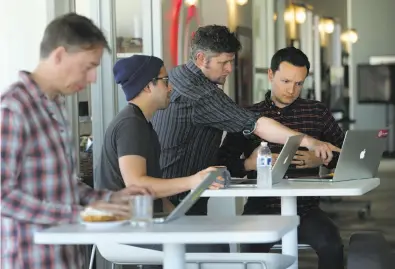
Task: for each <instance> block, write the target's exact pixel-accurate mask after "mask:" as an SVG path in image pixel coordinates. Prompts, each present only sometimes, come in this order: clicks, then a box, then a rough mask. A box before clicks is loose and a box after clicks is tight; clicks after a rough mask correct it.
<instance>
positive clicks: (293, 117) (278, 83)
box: [218, 47, 344, 269]
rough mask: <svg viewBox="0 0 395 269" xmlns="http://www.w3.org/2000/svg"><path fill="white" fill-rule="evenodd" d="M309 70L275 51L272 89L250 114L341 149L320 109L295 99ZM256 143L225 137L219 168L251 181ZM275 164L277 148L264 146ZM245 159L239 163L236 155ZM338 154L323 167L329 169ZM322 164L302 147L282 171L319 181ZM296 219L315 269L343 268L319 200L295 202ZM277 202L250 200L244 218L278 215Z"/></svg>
mask: <svg viewBox="0 0 395 269" xmlns="http://www.w3.org/2000/svg"><path fill="white" fill-rule="evenodd" d="M309 69H310V63H309V60H308V58H307V56H306V55H305V54H304V53H303V52H302V51H300V50H298V49H296V48H293V47H289V48H285V49H281V50H279V51H277V52H276V53H275V54H274V56H273V58H272V61H271V66H270V70H269V75H268V76H269V80H270V82H271V86H272V90H271V91H269V92H268V93H267V94H266V98H265V100H263V101H262V102H260V103H257V104H254V105H253V106H252V107H250V108H249V110H251V111H253V112H256V113H258V114H260V115H263V116H266V117H269V118H272V119H275V120H277V121H278V122H280V123H282V124H284V125H285V126H288V127H289V128H292V129H294V130H298V131H299V132H302V133H305V134H307V135H310V136H312V137H314V138H316V139H319V140H322V141H327V142H330V143H332V144H333V145H336V146H338V147H341V145H342V143H343V140H344V133H343V131H342V130H341V129H340V127H339V125H338V124H337V123H336V121H335V119H334V118H333V116H332V114H331V112H330V111H329V110H328V109H327V108H326V107H325V105H324V104H322V103H320V102H318V101H315V100H307V99H302V98H300V97H299V96H300V92H301V90H302V88H303V83H304V80H305V78H306V77H307V75H308V73H309ZM260 142H261V139H260V138H259V137H256V136H255V137H252V138H251V139H247V138H245V137H244V136H243V134H240V133H234V134H228V135H227V136H226V138H225V140H224V142H223V144H222V146H221V148H220V150H219V152H218V156H219V157H218V164H221V165H226V166H227V167H228V169H229V171H230V173H231V174H232V176H233V177H244V176H246V175H247V176H248V178H256V150H255V149H256V148H257V147H258V146H259V144H260ZM269 147H270V149H271V150H272V153H273V159H274V160H275V159H276V157H277V156H278V153H280V151H281V149H282V145H280V144H275V143H269ZM242 155H244V156H245V158H244V159H240V156H242ZM337 159H338V154H336V153H335V154H334V158H333V159H332V161H331V162H330V163H329V165H327V167H328V168H334V167H335V166H336V162H337ZM321 165H323V162H322V160H321V159H320V158H317V157H316V156H315V154H314V152H311V151H308V150H307V149H303V148H301V149H300V150H299V151H298V152H297V154H296V155H295V157H294V160H293V162H292V164H291V166H290V168H289V170H288V171H287V175H288V176H289V177H295V176H298V175H305V176H318V174H319V166H321ZM297 208H298V215H299V216H300V217H301V219H300V225H299V227H298V231H299V233H298V234H299V241H300V242H301V243H305V244H308V245H310V246H311V247H312V248H313V249H314V250H315V251H316V253H317V254H318V258H319V262H318V263H319V266H318V268H319V269H340V268H343V244H342V240H341V238H340V234H339V231H338V229H337V227H336V225H335V224H334V223H333V222H332V220H331V219H330V218H329V217H328V216H327V214H325V212H323V211H322V210H321V209H320V208H319V197H298V207H297ZM280 212H281V201H280V198H278V197H249V198H248V202H247V204H246V205H245V207H244V214H246V215H258V214H280ZM272 246H273V244H266V245H263V244H259V245H243V246H242V250H243V251H246V252H267V251H269V250H270V248H271V247H272Z"/></svg>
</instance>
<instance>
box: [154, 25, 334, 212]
mask: <svg viewBox="0 0 395 269" xmlns="http://www.w3.org/2000/svg"><path fill="white" fill-rule="evenodd" d="M240 48H241V44H240V42H239V40H238V39H237V38H236V36H235V34H234V33H232V32H230V31H229V29H228V28H227V27H225V26H218V25H208V26H204V27H200V28H199V29H198V30H197V31H196V33H195V35H194V37H193V38H192V41H191V60H190V61H188V63H187V64H184V65H181V66H178V67H176V68H174V69H173V70H171V71H170V73H169V79H170V83H171V84H172V86H173V91H172V93H171V96H170V105H169V107H168V108H167V109H165V110H162V111H158V112H157V113H156V114H155V116H154V117H153V119H152V124H153V127H154V129H155V131H156V132H157V134H158V137H159V141H160V144H161V149H162V152H161V158H160V164H161V168H162V170H163V176H164V177H165V178H174V177H184V176H190V175H193V174H195V173H196V172H198V171H200V170H202V169H204V168H206V167H209V166H211V165H213V164H215V163H216V155H217V150H218V148H219V146H220V143H221V138H222V134H223V131H226V132H230V133H234V132H243V133H244V134H246V135H250V134H256V135H257V136H259V137H261V138H263V139H265V140H268V141H271V142H274V143H280V144H283V143H285V141H286V139H287V138H288V137H289V136H292V135H296V134H299V133H298V132H296V131H292V130H291V129H289V128H287V127H285V126H283V125H281V124H280V123H278V122H277V121H275V120H273V119H270V118H267V117H257V115H256V114H255V113H253V112H251V111H249V110H246V109H243V108H241V107H239V106H238V105H237V104H236V103H234V102H233V100H232V99H231V98H229V97H228V96H227V95H226V94H225V93H224V92H223V91H222V90H221V89H220V88H219V87H218V85H223V84H224V83H225V81H226V78H227V76H228V75H229V74H230V73H231V72H232V64H233V61H234V58H235V53H236V52H238V51H239V50H240ZM302 145H303V146H305V147H307V148H309V149H310V150H313V151H315V154H316V155H317V157H320V158H321V159H322V160H323V161H324V162H326V163H327V162H329V161H330V160H331V159H332V156H333V155H332V150H339V149H337V148H336V147H334V146H333V145H331V144H329V143H323V142H321V141H319V140H316V139H314V138H312V137H309V136H306V137H305V139H304V140H303V142H302ZM185 195H186V194H185V193H182V194H179V195H175V196H173V197H170V200H171V201H172V203H173V204H175V205H177V204H178V203H179V202H180V200H181V199H183V198H184V197H185ZM206 210H207V199H205V198H201V199H200V200H199V201H198V202H197V203H196V204H195V206H194V207H193V208H192V209H191V210H190V212H189V213H190V214H205V213H206Z"/></svg>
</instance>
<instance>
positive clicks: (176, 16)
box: [170, 0, 200, 66]
mask: <svg viewBox="0 0 395 269" xmlns="http://www.w3.org/2000/svg"><path fill="white" fill-rule="evenodd" d="M182 2H183V0H173V2H172V6H171V25H170V58H171V62H172V64H173V66H176V65H177V64H178V63H177V60H178V53H182V52H180V51H178V34H179V33H178V26H179V24H180V13H181V8H182V5H183V3H182ZM197 13H198V12H197V8H196V6H195V5H192V6H189V7H188V10H187V16H186V22H185V24H186V28H185V29H186V33H187V32H188V31H187V28H188V25H189V23H190V22H191V21H192V20H193V19H194V18H196V19H198V14H197ZM181 23H183V22H181ZM198 24H200V23H199V21H198ZM194 34H195V32H193V33H192V36H193V35H194Z"/></svg>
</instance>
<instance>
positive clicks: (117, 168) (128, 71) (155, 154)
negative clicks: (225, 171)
mask: <svg viewBox="0 0 395 269" xmlns="http://www.w3.org/2000/svg"><path fill="white" fill-rule="evenodd" d="M113 71H114V77H115V81H116V82H117V83H118V84H120V85H121V86H122V89H123V91H124V93H125V97H126V101H127V102H128V105H127V106H126V107H125V108H124V109H123V110H122V111H121V112H120V113H119V114H118V115H117V116H116V117H115V118H114V119H113V120H112V122H111V123H110V125H109V126H108V128H107V130H106V133H105V135H104V143H103V147H102V152H101V156H100V159H99V162H98V165H97V166H96V168H95V169H96V172H97V175H98V176H96V177H95V187H97V188H99V189H109V190H120V189H123V188H125V187H127V186H129V185H132V184H134V185H137V186H146V187H149V188H150V189H152V190H153V191H154V193H155V195H156V197H157V198H162V197H167V196H171V195H174V194H177V193H179V192H184V191H188V190H190V189H192V188H194V187H195V186H197V185H198V184H199V183H200V182H201V181H202V180H203V179H204V177H205V175H206V173H207V172H208V171H212V170H214V169H213V168H208V169H206V170H203V171H201V172H198V173H195V174H194V175H192V176H189V177H184V178H174V179H167V180H164V179H162V171H161V168H160V165H159V157H160V144H159V140H158V136H157V134H156V133H155V131H154V129H153V128H152V125H151V123H150V120H151V118H152V116H153V115H154V113H155V112H156V111H157V110H161V109H165V108H167V107H168V105H169V102H170V99H169V98H170V92H171V87H170V86H169V84H168V80H169V79H168V76H167V72H166V68H165V67H164V65H163V61H162V60H161V59H159V58H157V57H154V56H146V55H134V56H132V57H129V58H125V59H121V60H119V61H118V62H117V63H116V64H115V66H114V69H113ZM155 210H156V211H157V212H158V211H162V204H161V200H160V199H158V200H156V201H155Z"/></svg>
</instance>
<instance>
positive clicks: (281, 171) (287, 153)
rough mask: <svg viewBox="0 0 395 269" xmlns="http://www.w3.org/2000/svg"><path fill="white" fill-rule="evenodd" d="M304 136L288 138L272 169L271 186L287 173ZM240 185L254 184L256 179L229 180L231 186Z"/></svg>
mask: <svg viewBox="0 0 395 269" xmlns="http://www.w3.org/2000/svg"><path fill="white" fill-rule="evenodd" d="M304 136H305V135H304V134H301V135H294V136H290V137H288V139H287V141H286V142H285V144H284V146H283V148H282V149H281V152H280V154H279V155H278V157H277V160H276V163H275V164H274V166H273V169H272V182H273V184H275V183H279V182H280V181H281V180H282V179H283V178H284V176H285V173H286V172H287V170H288V167H289V165H290V164H291V162H292V159H293V157H294V155H295V154H296V152H297V151H298V149H299V147H300V143H302V139H303V137H304ZM240 183H243V184H256V178H255V179H248V178H232V180H231V184H240Z"/></svg>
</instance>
